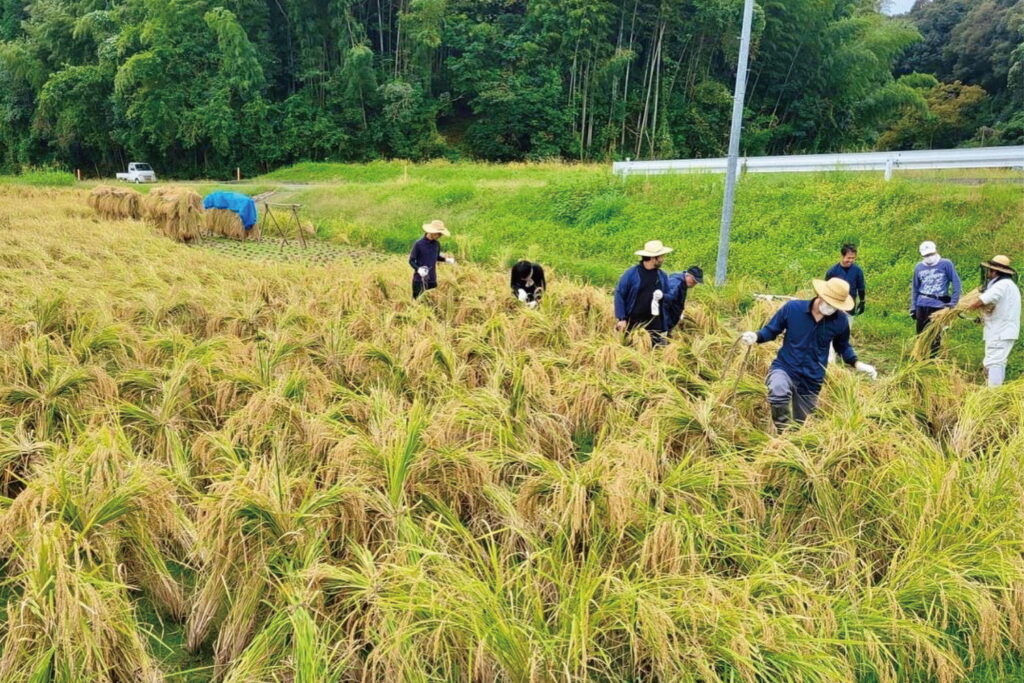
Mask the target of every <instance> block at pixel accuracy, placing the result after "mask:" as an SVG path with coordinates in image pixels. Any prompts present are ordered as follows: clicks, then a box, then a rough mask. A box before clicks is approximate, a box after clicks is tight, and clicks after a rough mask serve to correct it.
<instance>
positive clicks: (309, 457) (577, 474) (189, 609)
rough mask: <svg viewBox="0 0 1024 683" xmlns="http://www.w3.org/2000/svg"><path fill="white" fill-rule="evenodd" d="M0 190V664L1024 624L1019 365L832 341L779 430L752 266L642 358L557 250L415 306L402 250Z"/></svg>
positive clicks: (473, 672)
mask: <svg viewBox="0 0 1024 683" xmlns="http://www.w3.org/2000/svg"><path fill="white" fill-rule="evenodd" d="M0 199H2V200H3V201H2V202H0V259H2V263H3V268H2V269H0V283H2V285H3V286H2V288H0V292H2V294H0V297H2V299H3V307H2V309H0V310H2V311H3V312H2V314H0V427H2V428H0V473H2V475H0V580H2V582H0V600H2V603H0V604H2V611H0V653H2V654H0V680H2V681H5V682H6V681H28V680H33V681H54V682H56V683H77V682H79V681H95V682H104V681H106V682H110V683H114V682H123V681H154V682H155V681H163V680H170V678H169V677H170V676H172V675H175V676H177V677H176V678H174V680H181V678H180V677H181V676H185V677H186V680H211V679H212V680H217V681H231V682H242V681H295V682H300V683H302V682H304V683H314V682H317V683H319V682H322V681H368V680H379V681H397V680H403V681H426V680H447V681H492V680H494V681H564V680H576V681H584V680H588V681H612V680H645V681H694V682H696V681H700V682H701V683H707V682H713V681H723V682H724V681H747V682H751V683H753V682H754V681H766V680H770V681H849V682H851V683H852V682H854V681H861V680H878V681H885V682H893V683H894V682H895V681H906V680H913V679H912V678H911V677H912V676H916V675H921V676H924V677H926V678H927V679H928V680H937V681H941V682H943V683H952V682H953V681H957V680H960V678H961V676H962V675H963V674H964V673H965V672H966V671H968V670H969V669H970V668H971V667H973V666H975V665H977V664H978V663H980V662H983V661H989V660H993V659H996V658H999V657H1001V656H1003V655H1006V654H1008V653H1015V652H1019V651H1020V650H1021V648H1022V647H1024V559H1022V558H1024V553H1022V550H1024V548H1022V543H1024V541H1022V539H1024V505H1022V502H1024V485H1022V483H1021V479H1020V476H1019V473H1020V471H1021V467H1022V465H1024V463H1022V458H1024V431H1022V427H1024V385H1022V383H1021V382H1014V383H1011V384H1009V385H1007V386H1005V387H1003V388H1001V389H999V390H997V391H987V390H985V389H982V388H980V387H978V386H977V385H974V384H972V383H971V382H970V380H969V379H968V378H967V377H966V376H964V375H963V374H962V373H961V372H960V371H958V370H957V369H956V368H955V367H954V366H952V365H949V364H946V363H945V362H943V361H929V362H923V363H922V362H914V361H911V360H909V359H904V360H901V361H900V362H899V364H898V365H895V366H893V367H889V368H884V369H883V370H884V372H885V375H886V376H885V378H883V379H882V380H880V381H879V382H878V383H877V384H872V385H868V384H867V383H865V382H864V381H863V380H861V379H859V378H857V377H855V376H854V375H853V374H852V373H850V372H848V371H845V370H837V371H835V372H833V373H830V379H829V381H828V384H827V386H826V389H825V391H824V394H823V401H822V408H821V411H820V412H819V414H818V415H817V416H816V417H815V418H813V419H812V421H811V422H810V423H808V424H807V425H806V426H804V427H803V428H802V429H800V430H798V431H794V432H791V433H787V434H785V435H782V436H777V435H774V434H772V433H771V432H770V431H769V426H768V424H767V418H766V417H765V416H764V415H762V414H761V413H760V412H759V411H758V410H757V407H758V406H759V405H761V403H762V402H763V400H764V389H763V387H762V383H761V377H762V376H763V373H764V370H765V368H766V367H767V364H768V363H769V361H770V358H771V356H772V349H770V348H761V349H756V350H754V351H753V352H751V355H750V356H749V357H747V356H743V355H742V354H741V353H738V352H736V351H735V349H736V347H735V343H734V340H735V336H736V330H740V329H745V328H746V327H751V326H753V325H756V324H757V323H759V322H761V321H763V320H764V318H765V317H766V316H767V315H769V314H770V312H771V309H770V307H768V304H753V305H752V306H751V303H750V300H749V299H748V297H746V296H743V294H742V293H741V292H737V293H734V294H721V295H712V294H711V293H707V294H705V295H704V296H705V297H713V298H701V297H698V301H696V302H694V303H691V306H690V309H689V311H688V314H689V315H690V323H689V324H690V325H691V326H692V327H691V329H692V331H691V333H689V334H687V335H686V336H684V337H683V338H682V339H680V340H677V341H675V342H673V343H672V344H671V345H670V346H669V347H668V348H667V349H664V350H662V351H653V350H651V349H650V348H646V347H645V345H644V343H643V342H644V338H643V337H637V338H635V339H634V340H632V343H628V344H624V343H623V342H622V340H621V339H619V338H617V337H615V336H614V335H612V334H611V333H610V328H611V322H612V321H611V314H610V312H609V310H610V301H609V296H608V295H607V294H606V293H604V292H601V291H600V290H597V289H593V288H589V287H585V286H580V285H575V284H573V283H571V282H567V281H565V280H562V279H557V278H556V279H555V280H554V285H553V286H552V287H551V289H550V291H549V294H548V296H547V297H546V298H545V300H544V302H543V305H542V306H541V308H540V309H539V310H537V311H526V310H523V309H521V308H519V307H517V305H516V304H517V302H515V301H514V300H513V299H512V298H511V297H508V296H507V294H506V291H505V289H506V288H505V285H506V284H507V282H505V281H504V277H503V275H502V274H500V273H492V272H486V271H483V270H478V269H475V268H473V267H463V268H460V269H459V270H458V271H457V272H455V273H453V274H451V275H450V277H451V278H452V280H451V281H450V282H449V283H447V285H448V286H446V287H445V288H444V289H440V290H434V291H432V292H429V293H428V294H427V295H426V296H425V297H424V298H423V299H422V300H421V301H419V302H412V301H409V300H408V297H407V291H406V290H407V284H408V283H407V282H406V275H407V273H406V269H405V266H404V264H403V263H401V262H400V261H398V260H396V261H395V262H391V261H389V260H388V259H386V258H385V259H383V260H381V261H380V262H378V264H377V265H364V266H361V267H359V268H352V267H350V266H341V265H334V266H328V267H326V268H320V267H317V268H309V267H301V266H294V265H258V264H247V263H245V262H240V261H237V260H232V259H228V258H226V257H223V256H220V255H216V254H213V253H210V252H205V251H203V250H202V249H198V248H194V247H192V248H190V247H187V246H184V245H178V244H174V243H172V242H170V241H169V240H166V238H163V237H160V236H158V235H156V233H155V232H150V231H151V228H148V227H147V226H146V225H145V224H143V223H142V222H138V221H120V222H109V221H106V220H103V219H100V218H98V217H97V216H96V215H95V214H94V213H93V212H92V210H91V209H89V208H87V207H86V206H85V203H84V200H85V196H84V193H81V192H76V191H74V190H46V189H31V188H18V189H16V190H15V189H12V188H0ZM183 263H184V264H188V267H187V268H182V264H183ZM172 636H173V637H172ZM183 661H187V662H188V664H182V662H183ZM182 669H187V670H188V671H187V672H186V671H182ZM188 676H193V677H194V678H188Z"/></svg>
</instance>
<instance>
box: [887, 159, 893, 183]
mask: <svg viewBox="0 0 1024 683" xmlns="http://www.w3.org/2000/svg"><path fill="white" fill-rule="evenodd" d="M885 179H886V180H892V159H886V160H885Z"/></svg>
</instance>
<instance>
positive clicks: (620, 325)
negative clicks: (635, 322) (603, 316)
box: [615, 320, 626, 332]
mask: <svg viewBox="0 0 1024 683" xmlns="http://www.w3.org/2000/svg"><path fill="white" fill-rule="evenodd" d="M615 331H616V332H625V331H626V321H625V320H620V321H619V322H617V323H615Z"/></svg>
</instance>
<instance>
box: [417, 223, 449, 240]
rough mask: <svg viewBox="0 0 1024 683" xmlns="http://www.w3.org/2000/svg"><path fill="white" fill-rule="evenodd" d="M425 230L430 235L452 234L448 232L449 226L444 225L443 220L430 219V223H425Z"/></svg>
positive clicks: (446, 235) (447, 235)
mask: <svg viewBox="0 0 1024 683" xmlns="http://www.w3.org/2000/svg"><path fill="white" fill-rule="evenodd" d="M423 232H425V233H427V234H428V235H444V236H445V237H450V236H451V233H450V232H448V228H446V227H444V222H443V221H430V222H429V223H424V224H423Z"/></svg>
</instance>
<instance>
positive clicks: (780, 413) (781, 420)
mask: <svg viewBox="0 0 1024 683" xmlns="http://www.w3.org/2000/svg"><path fill="white" fill-rule="evenodd" d="M772 422H774V423H775V430H776V431H777V432H779V433H780V434H781V433H782V432H784V431H786V430H787V429H788V428H789V406H787V405H778V406H777V405H773V406H772Z"/></svg>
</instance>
